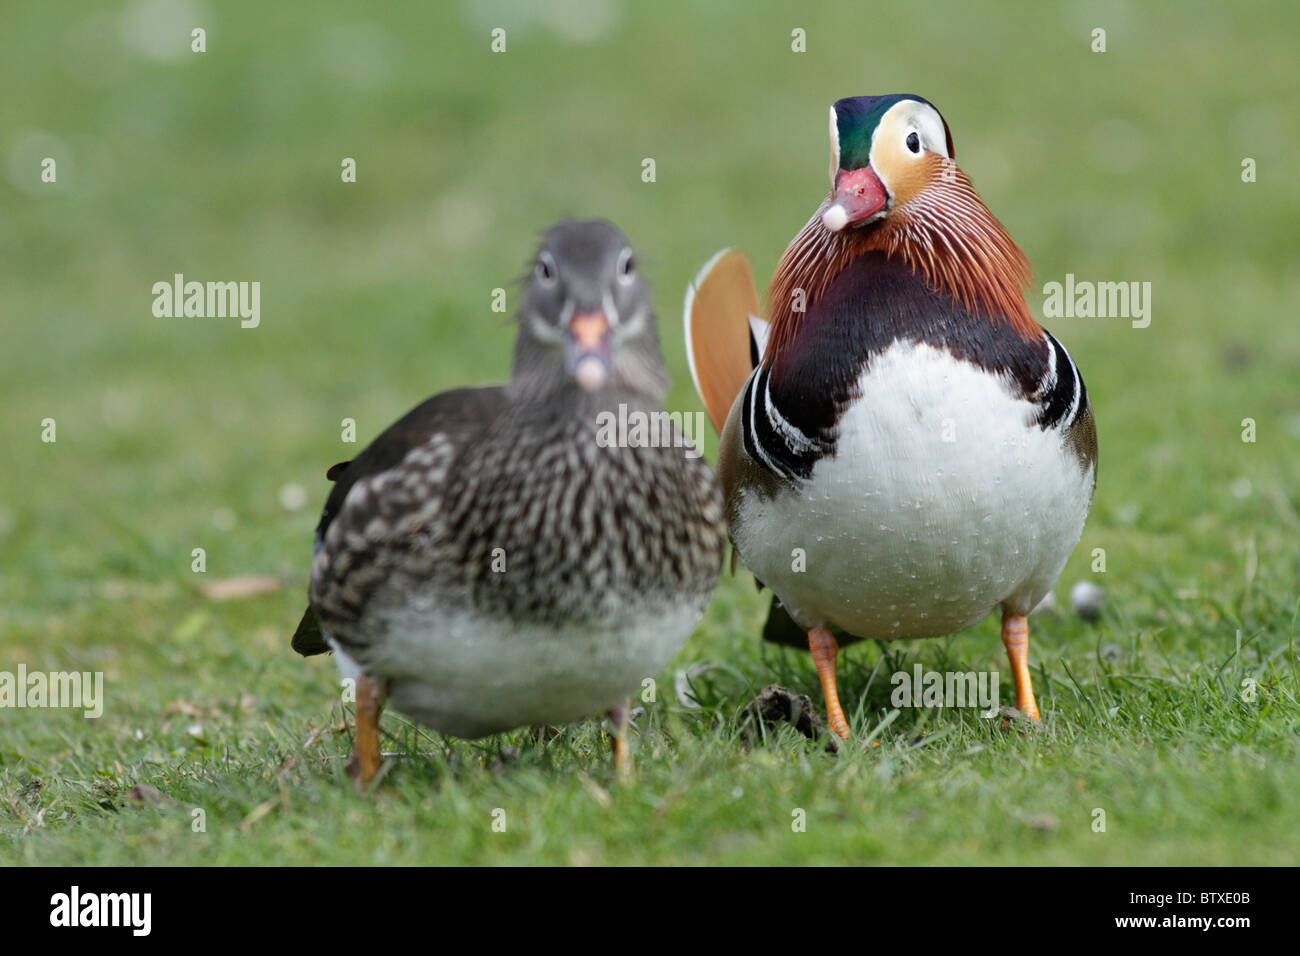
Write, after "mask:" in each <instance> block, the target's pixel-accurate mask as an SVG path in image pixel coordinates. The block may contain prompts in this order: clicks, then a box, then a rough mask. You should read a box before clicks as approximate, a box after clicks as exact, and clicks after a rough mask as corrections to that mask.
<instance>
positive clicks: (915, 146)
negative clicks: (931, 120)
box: [903, 129, 921, 156]
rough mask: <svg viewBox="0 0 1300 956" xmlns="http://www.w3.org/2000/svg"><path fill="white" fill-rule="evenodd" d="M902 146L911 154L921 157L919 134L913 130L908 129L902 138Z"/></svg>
mask: <svg viewBox="0 0 1300 956" xmlns="http://www.w3.org/2000/svg"><path fill="white" fill-rule="evenodd" d="M903 145H904V146H906V147H907V148H908V150H909V151H910V152H912V153H913V154H915V155H917V156H920V155H921V134H920V133H919V132H918V131H917V130H914V129H909V130H908V131H907V135H906V136H904V137H903Z"/></svg>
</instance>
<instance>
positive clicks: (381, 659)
mask: <svg viewBox="0 0 1300 956" xmlns="http://www.w3.org/2000/svg"><path fill="white" fill-rule="evenodd" d="M703 610H704V609H703V607H701V606H697V605H695V604H693V603H692V602H689V601H686V602H682V603H681V604H677V605H674V606H672V607H667V608H655V609H645V610H643V611H641V612H639V613H638V612H636V611H634V610H632V609H627V611H626V613H625V614H624V615H622V618H621V626H619V627H611V628H572V627H571V628H562V629H557V628H552V627H542V626H537V625H517V624H511V623H509V622H506V621H501V620H488V619H485V618H484V617H483V616H481V615H477V614H470V613H466V612H457V613H439V612H436V611H434V610H432V609H430V610H425V611H420V610H417V609H409V610H408V611H407V612H406V613H404V614H399V615H395V616H394V617H393V618H392V619H391V620H390V622H389V625H388V632H387V636H386V638H385V639H384V641H383V642H382V643H381V644H379V645H378V646H376V647H374V648H373V649H372V650H373V653H374V654H375V656H374V657H373V658H368V659H367V660H366V662H365V663H366V670H367V672H368V673H370V674H371V675H372V676H374V677H375V678H376V679H377V680H378V681H379V682H380V684H381V685H383V686H386V687H387V688H388V703H389V704H390V705H391V706H392V707H393V708H394V709H395V710H397V711H399V712H401V713H403V714H405V715H406V716H408V717H410V718H412V719H414V720H417V721H419V722H420V723H422V724H425V725H427V726H429V727H432V728H433V729H434V730H437V731H440V732H442V733H447V734H452V735H453V736H456V737H464V738H469V739H473V738H477V737H483V736H486V735H488V734H494V733H499V732H501V731H505V730H511V729H513V728H515V727H527V726H535V725H558V724H565V723H569V722H571V721H575V720H582V719H585V718H588V717H597V716H600V715H602V714H604V713H605V712H606V711H607V710H609V709H610V708H611V707H613V706H614V705H615V704H618V703H621V702H622V701H624V700H626V699H627V698H628V697H631V696H633V695H636V694H639V693H640V692H641V689H642V681H644V680H645V679H646V678H654V677H655V676H656V675H658V673H659V672H660V670H662V669H663V667H664V665H665V664H667V663H668V661H669V660H670V659H671V658H672V657H673V655H675V654H676V653H677V652H678V651H679V650H680V649H681V646H682V644H683V643H685V641H686V638H687V637H688V636H689V635H690V633H691V631H692V630H694V628H695V625H696V624H698V623H699V620H700V617H701V615H702V614H703ZM331 643H333V642H331ZM335 651H336V654H337V656H338V660H339V668H340V671H341V672H342V673H343V676H345V677H348V676H355V674H356V672H357V664H356V662H355V661H353V660H351V658H349V657H348V656H347V655H346V654H344V653H339V652H338V651H339V649H338V648H337V647H335Z"/></svg>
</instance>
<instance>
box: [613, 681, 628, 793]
mask: <svg viewBox="0 0 1300 956" xmlns="http://www.w3.org/2000/svg"><path fill="white" fill-rule="evenodd" d="M630 709H631V702H630V701H626V700H625V701H623V703H621V704H619V705H618V706H617V707H611V708H610V710H609V719H610V720H611V721H613V723H614V771H615V772H616V773H617V774H618V775H619V776H620V777H626V776H627V775H628V774H630V773H631V772H632V763H631V759H630V757H629V755H628V747H627V715H628V712H629V710H630Z"/></svg>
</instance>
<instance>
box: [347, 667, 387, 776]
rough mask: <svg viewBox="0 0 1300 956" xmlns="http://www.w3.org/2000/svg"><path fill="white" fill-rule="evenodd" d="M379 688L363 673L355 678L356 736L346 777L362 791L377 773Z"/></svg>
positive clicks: (378, 758) (378, 759)
mask: <svg viewBox="0 0 1300 956" xmlns="http://www.w3.org/2000/svg"><path fill="white" fill-rule="evenodd" d="M381 709H382V705H381V704H380V703H379V688H378V687H377V686H376V685H375V682H374V681H372V680H371V679H370V678H369V677H367V676H366V675H365V674H362V675H361V677H360V678H358V679H357V735H356V738H355V739H354V740H353V742H352V759H351V760H349V761H348V774H349V775H350V776H351V777H352V779H353V780H354V781H356V784H357V789H358V790H365V789H367V788H368V787H369V786H370V782H371V781H372V780H374V779H375V774H377V773H378V772H379V763H380V756H379V712H380V710H381Z"/></svg>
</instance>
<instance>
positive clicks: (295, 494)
mask: <svg viewBox="0 0 1300 956" xmlns="http://www.w3.org/2000/svg"><path fill="white" fill-rule="evenodd" d="M305 504H307V489H306V488H304V487H303V486H302V485H300V484H298V483H297V482H292V481H291V482H289V484H287V485H285V486H284V487H283V488H281V489H280V507H281V508H283V509H284V510H285V511H301V510H302V508H303V505H305Z"/></svg>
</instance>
